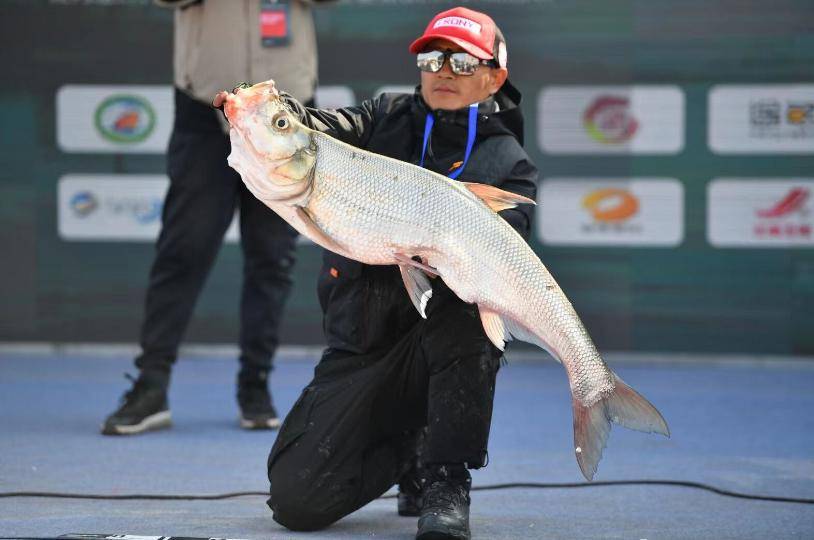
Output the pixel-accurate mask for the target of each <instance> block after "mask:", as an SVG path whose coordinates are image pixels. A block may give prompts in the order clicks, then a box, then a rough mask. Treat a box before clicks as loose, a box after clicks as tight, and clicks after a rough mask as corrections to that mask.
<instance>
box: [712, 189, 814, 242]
mask: <svg viewBox="0 0 814 540" xmlns="http://www.w3.org/2000/svg"><path fill="white" fill-rule="evenodd" d="M707 239H708V240H709V243H710V244H712V245H713V246H717V247H752V246H760V247H814V178H760V179H747V178H718V179H715V180H713V181H712V182H710V183H709V185H708V186H707Z"/></svg>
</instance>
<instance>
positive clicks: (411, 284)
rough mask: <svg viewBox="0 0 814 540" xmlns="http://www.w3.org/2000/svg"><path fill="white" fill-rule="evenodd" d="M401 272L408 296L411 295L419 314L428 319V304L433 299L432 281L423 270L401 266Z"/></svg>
mask: <svg viewBox="0 0 814 540" xmlns="http://www.w3.org/2000/svg"><path fill="white" fill-rule="evenodd" d="M399 270H400V271H401V279H402V280H403V281H404V286H405V287H406V288H407V294H409V295H410V300H412V302H413V305H414V306H415V308H416V309H417V310H418V314H419V315H421V316H422V317H423V318H425V319H426V318H427V312H426V309H427V302H429V300H430V298H432V285H430V280H429V279H427V276H426V274H424V271H423V270H420V269H419V268H417V267H415V266H410V265H406V264H400V265H399Z"/></svg>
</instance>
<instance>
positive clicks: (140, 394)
mask: <svg viewBox="0 0 814 540" xmlns="http://www.w3.org/2000/svg"><path fill="white" fill-rule="evenodd" d="M125 377H127V378H128V379H130V380H131V381H132V382H133V388H132V389H131V390H130V391H129V392H127V393H125V394H124V396H123V397H122V400H121V405H120V406H119V408H118V409H116V412H114V413H113V414H111V415H110V416H108V417H107V419H106V420H105V423H104V424H103V425H102V434H103V435H134V434H136V433H141V432H143V431H148V430H156V429H164V428H168V427H170V426H171V425H172V418H171V417H170V411H169V407H168V406H167V388H166V386H165V385H162V384H159V383H157V382H155V381H153V380H150V379H149V378H146V377H144V376H143V375H142V376H140V377H139V378H138V379H136V378H134V377H133V376H132V375H130V374H126V375H125Z"/></svg>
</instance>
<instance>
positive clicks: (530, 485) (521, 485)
mask: <svg viewBox="0 0 814 540" xmlns="http://www.w3.org/2000/svg"><path fill="white" fill-rule="evenodd" d="M608 486H673V487H688V488H694V489H702V490H704V491H710V492H712V493H716V494H718V495H723V496H725V497H735V498H737V499H748V500H752V501H769V502H784V503H797V504H814V499H802V498H795V497H774V496H769V495H753V494H750V493H738V492H737V491H729V490H727V489H721V488H718V487H715V486H710V485H709V484H703V483H701V482H686V481H683V480H608V481H605V482H603V481H598V482H574V483H551V484H547V483H539V482H512V483H507V484H488V485H484V486H474V487H472V491H489V490H496V489H562V488H591V487H608ZM248 496H260V497H267V496H268V493H267V492H265V491H236V492H234V493H222V494H220V495H143V494H131V495H97V494H82V493H59V492H45V491H11V492H0V498H9V497H48V498H53V499H94V500H110V501H219V500H223V499H233V498H235V497H248ZM395 497H396V496H395V495H383V496H382V497H380V498H381V499H393V498H395ZM0 540H2V539H1V538H0Z"/></svg>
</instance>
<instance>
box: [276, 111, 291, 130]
mask: <svg viewBox="0 0 814 540" xmlns="http://www.w3.org/2000/svg"><path fill="white" fill-rule="evenodd" d="M271 125H272V126H273V127H274V129H276V130H279V131H285V130H287V129H288V128H289V127H290V126H291V122H289V120H288V117H287V116H286V115H285V114H280V115H278V116H277V117H275V118H273V119H272V120H271Z"/></svg>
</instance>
